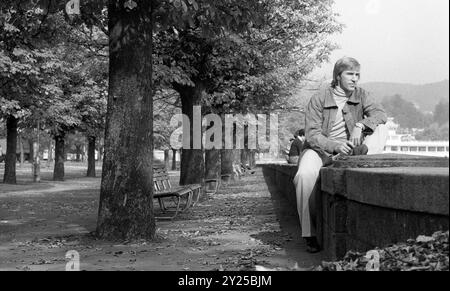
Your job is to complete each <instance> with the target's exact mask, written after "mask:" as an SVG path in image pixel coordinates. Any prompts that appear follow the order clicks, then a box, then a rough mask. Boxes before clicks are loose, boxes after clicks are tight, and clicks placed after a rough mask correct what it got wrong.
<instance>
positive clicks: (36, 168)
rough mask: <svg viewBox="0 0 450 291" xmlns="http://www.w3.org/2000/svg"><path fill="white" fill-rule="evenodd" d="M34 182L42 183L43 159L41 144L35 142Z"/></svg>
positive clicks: (33, 149) (33, 148)
mask: <svg viewBox="0 0 450 291" xmlns="http://www.w3.org/2000/svg"><path fill="white" fill-rule="evenodd" d="M32 151H33V157H34V158H33V182H37V183H38V182H41V159H40V156H39V143H38V142H37V141H35V142H33V147H32Z"/></svg>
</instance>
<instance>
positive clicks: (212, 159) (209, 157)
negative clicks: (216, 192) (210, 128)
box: [205, 149, 221, 190]
mask: <svg viewBox="0 0 450 291" xmlns="http://www.w3.org/2000/svg"><path fill="white" fill-rule="evenodd" d="M220 170H221V163H220V150H216V149H212V150H206V151H205V180H206V184H205V188H206V189H207V190H213V189H215V188H216V186H217V183H220V181H221V176H220ZM213 180H215V181H213Z"/></svg>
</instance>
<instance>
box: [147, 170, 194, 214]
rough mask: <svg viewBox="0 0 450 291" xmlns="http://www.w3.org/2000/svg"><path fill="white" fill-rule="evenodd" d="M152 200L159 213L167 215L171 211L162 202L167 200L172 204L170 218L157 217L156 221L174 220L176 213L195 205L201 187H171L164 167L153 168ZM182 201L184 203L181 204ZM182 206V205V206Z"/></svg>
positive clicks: (192, 185)
mask: <svg viewBox="0 0 450 291" xmlns="http://www.w3.org/2000/svg"><path fill="white" fill-rule="evenodd" d="M153 189H154V194H153V198H154V199H157V200H158V203H159V207H160V209H161V212H162V213H163V214H164V213H169V212H170V211H171V209H170V208H169V207H166V204H165V203H164V201H165V200H166V201H167V200H169V201H172V202H173V204H174V207H172V208H174V210H173V211H172V212H174V213H173V215H171V216H159V217H156V218H157V219H170V220H172V219H174V218H175V217H176V216H177V215H178V213H180V212H183V211H185V210H187V209H189V208H190V207H193V206H195V205H196V204H197V202H198V200H199V198H200V194H201V190H202V186H201V185H200V184H191V185H183V186H176V187H173V186H172V185H171V183H170V179H169V174H168V173H167V169H166V168H165V167H164V166H155V167H153ZM183 201H184V202H183ZM182 204H183V205H182Z"/></svg>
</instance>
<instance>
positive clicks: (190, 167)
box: [175, 82, 205, 185]
mask: <svg viewBox="0 0 450 291" xmlns="http://www.w3.org/2000/svg"><path fill="white" fill-rule="evenodd" d="M175 89H176V90H177V91H178V93H180V97H181V105H182V113H183V114H185V115H186V116H188V117H189V120H190V149H185V148H183V150H182V155H181V167H180V168H181V173H180V185H187V184H203V183H204V177H205V160H204V157H203V149H202V142H201V136H202V135H201V134H202V132H201V120H202V118H201V116H200V118H199V119H200V126H199V127H197V125H198V124H195V122H194V106H200V105H201V100H202V95H203V93H204V91H205V87H204V85H203V84H202V83H201V82H196V84H195V87H187V86H175ZM195 127H196V128H195ZM199 131H200V132H199Z"/></svg>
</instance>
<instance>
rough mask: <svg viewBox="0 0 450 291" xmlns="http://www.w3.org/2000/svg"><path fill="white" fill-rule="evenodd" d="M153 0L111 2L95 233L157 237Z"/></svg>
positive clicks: (124, 236)
mask: <svg viewBox="0 0 450 291" xmlns="http://www.w3.org/2000/svg"><path fill="white" fill-rule="evenodd" d="M152 2H153V1H146V0H140V1H123V0H121V1H115V0H110V1H109V3H108V16H109V24H108V30H109V37H110V47H109V53H110V59H109V92H108V93H109V94H108V107H107V115H106V134H105V160H104V162H103V172H102V186H101V190H100V205H99V217H98V222H97V234H98V235H99V236H100V237H102V238H111V239H140V238H143V239H151V238H153V237H154V235H155V219H154V215H153V201H152V198H153V197H152V196H153V182H152V176H153V173H152V149H153V133H152V126H153V124H152V110H153V109H152V33H153V19H152V17H151V13H152Z"/></svg>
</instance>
